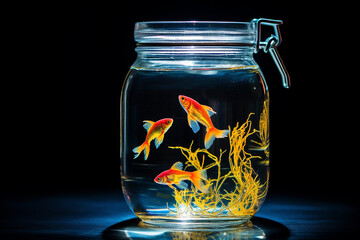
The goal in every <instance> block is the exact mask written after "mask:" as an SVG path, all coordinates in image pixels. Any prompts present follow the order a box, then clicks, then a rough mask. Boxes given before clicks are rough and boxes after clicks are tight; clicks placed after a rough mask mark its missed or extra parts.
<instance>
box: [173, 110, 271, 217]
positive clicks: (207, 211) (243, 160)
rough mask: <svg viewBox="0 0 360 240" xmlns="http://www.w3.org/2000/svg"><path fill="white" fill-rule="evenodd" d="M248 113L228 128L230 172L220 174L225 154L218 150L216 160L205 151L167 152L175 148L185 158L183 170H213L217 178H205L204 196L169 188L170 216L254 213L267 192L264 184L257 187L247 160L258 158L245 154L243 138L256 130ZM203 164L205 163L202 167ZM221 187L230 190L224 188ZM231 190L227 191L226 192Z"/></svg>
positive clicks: (186, 190)
mask: <svg viewBox="0 0 360 240" xmlns="http://www.w3.org/2000/svg"><path fill="white" fill-rule="evenodd" d="M252 114H253V113H250V114H249V116H248V118H247V120H246V121H245V122H244V123H243V124H242V125H241V126H239V123H237V125H236V127H234V128H233V129H231V128H230V127H229V143H230V149H229V152H228V161H229V166H230V170H229V171H228V172H226V173H223V172H222V170H221V162H222V158H223V154H224V153H225V152H226V151H222V150H221V149H220V153H219V157H217V156H215V155H213V154H211V153H210V152H209V151H208V150H207V149H200V148H199V149H196V150H195V151H193V150H192V144H193V143H191V144H190V147H189V148H185V147H180V146H173V147H169V148H171V149H178V150H180V151H181V153H182V155H183V156H184V157H185V158H186V162H185V169H186V168H191V167H193V168H195V169H196V170H201V169H206V170H208V169H210V168H214V167H216V168H217V177H216V178H213V179H210V178H209V179H208V180H207V181H206V182H205V184H206V187H207V188H208V190H209V191H208V193H203V192H200V191H198V190H197V189H196V188H195V187H194V186H192V187H191V188H190V189H185V190H178V189H177V188H175V187H173V186H171V185H169V187H171V188H172V190H173V197H174V200H175V204H173V206H172V207H169V206H168V209H169V210H170V214H175V215H178V216H181V217H191V216H213V217H216V216H220V215H223V214H226V215H228V216H240V217H241V216H243V217H248V216H251V215H253V214H255V212H256V211H257V209H258V207H259V205H260V203H261V199H263V198H264V197H265V195H266V193H267V186H268V184H267V183H268V181H267V179H266V181H265V182H264V183H263V184H261V182H260V179H259V176H258V174H257V173H256V172H255V171H254V169H253V168H252V165H251V161H252V159H254V158H260V157H259V156H252V155H251V154H250V153H248V152H246V151H245V146H246V143H247V139H248V137H249V136H251V135H252V134H254V133H256V132H257V130H255V129H253V130H251V126H252V122H251V121H250V117H251V115H252ZM206 163H207V164H206ZM225 185H227V186H231V187H224V186H225ZM230 190H231V191H230Z"/></svg>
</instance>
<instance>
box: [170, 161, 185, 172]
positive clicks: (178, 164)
mask: <svg viewBox="0 0 360 240" xmlns="http://www.w3.org/2000/svg"><path fill="white" fill-rule="evenodd" d="M171 169H173V170H182V169H183V164H182V162H176V163H174V165H172V167H171Z"/></svg>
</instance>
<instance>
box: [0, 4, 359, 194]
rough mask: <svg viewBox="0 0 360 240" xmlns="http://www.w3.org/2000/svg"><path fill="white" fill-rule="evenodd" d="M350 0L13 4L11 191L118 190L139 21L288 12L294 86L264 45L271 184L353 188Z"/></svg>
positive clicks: (304, 190)
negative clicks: (124, 108) (126, 84)
mask: <svg viewBox="0 0 360 240" xmlns="http://www.w3.org/2000/svg"><path fill="white" fill-rule="evenodd" d="M351 8H352V7H351V6H350V5H347V4H345V3H343V4H342V5H339V4H338V3H334V2H329V1H328V2H326V4H320V5H319V4H315V3H312V2H310V1H299V2H294V1H256V2H254V1H227V0H223V1H216V2H210V1H166V2H158V1H131V2H124V1H114V2H106V3H105V2H100V1H99V2H93V1H77V2H64V1H59V2H51V3H49V2H37V3H26V4H20V3H18V4H17V5H14V6H11V7H9V9H8V10H9V12H8V17H7V19H6V21H5V28H6V34H5V38H6V39H7V40H8V42H7V44H5V45H4V46H3V47H4V49H5V51H6V55H5V56H6V57H5V58H6V62H7V63H6V64H5V65H4V66H5V72H6V73H7V74H6V77H4V78H3V86H4V87H3V89H2V92H3V96H5V97H4V100H3V109H4V111H3V114H4V115H3V119H5V120H6V121H5V122H6V123H5V124H4V125H3V132H4V134H3V137H4V139H5V143H4V145H3V150H4V154H3V157H2V167H1V168H0V169H1V171H2V174H1V178H2V179H1V180H2V185H3V189H4V191H6V192H34V193H48V192H50V193H51V192H61V191H81V190H92V189H119V191H120V189H121V188H120V187H121V183H120V176H119V167H120V160H119V96H120V91H121V87H122V83H123V79H124V78H125V76H126V73H127V71H128V69H129V67H130V66H131V64H132V62H133V61H134V60H135V58H136V54H135V51H134V48H135V43H134V40H133V28H134V24H135V22H137V21H147V20H222V21H250V20H251V19H253V18H259V17H264V18H273V19H281V20H283V21H284V24H283V25H282V26H281V33H282V36H283V43H282V45H281V46H280V47H279V51H280V54H281V56H282V58H283V60H284V62H285V64H286V66H287V68H288V70H289V72H290V75H291V80H292V87H291V88H290V89H289V90H286V89H284V88H282V85H281V79H280V76H279V73H278V72H277V70H276V67H275V66H274V64H273V62H272V60H271V58H270V56H269V55H266V54H264V53H259V54H258V55H257V56H256V59H257V61H258V63H259V65H260V66H261V68H262V69H263V72H264V74H265V77H266V79H267V82H268V85H269V89H270V94H271V95H270V96H271V105H270V118H271V180H270V194H271V193H281V194H297V195H300V194H306V195H308V196H314V195H315V196H319V197H330V198H333V197H334V198H340V197H342V196H343V195H344V194H345V193H347V195H346V196H350V197H352V195H349V193H353V192H354V191H355V189H356V188H355V180H356V175H357V168H358V167H357V165H356V163H357V162H358V161H356V159H357V155H358V154H357V153H356V145H357V139H356V137H357V134H356V123H357V120H356V119H357V116H356V113H357V111H356V107H355V105H354V107H353V108H352V107H350V106H351V105H352V103H354V104H356V101H357V100H355V99H356V98H351V97H352V96H354V97H355V96H356V93H355V92H354V91H353V90H355V89H356V85H355V84H356V81H354V80H355V78H354V77H355V76H356V74H354V72H355V71H354V70H352V67H351V62H352V61H350V60H349V57H351V56H353V57H354V56H356V55H354V54H352V52H351V51H348V50H349V49H350V47H349V46H350V45H351V41H352V40H351V39H353V38H349V31H350V30H351V29H352V27H351V21H350V20H349V19H348V18H347V17H345V16H343V15H341V14H339V13H342V12H344V11H345V12H344V13H345V14H346V13H347V11H349V10H350V9H351ZM5 10H6V9H5ZM334 13H338V14H334ZM346 39H348V40H346ZM349 42H350V43H349ZM349 53H350V54H349ZM347 54H349V55H347ZM355 70H356V69H355ZM349 97H350V98H349ZM347 191H348V192H347Z"/></svg>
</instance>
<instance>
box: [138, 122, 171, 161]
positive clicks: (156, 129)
mask: <svg viewBox="0 0 360 240" xmlns="http://www.w3.org/2000/svg"><path fill="white" fill-rule="evenodd" d="M172 124H173V119H172V118H164V119H161V120H159V121H157V122H153V121H149V120H145V121H144V125H143V126H144V128H145V129H146V131H147V135H146V138H145V141H144V143H143V144H141V145H140V146H138V147H136V148H134V149H133V152H134V153H136V155H135V156H134V159H135V158H137V157H138V156H139V155H140V153H141V152H142V151H143V150H145V151H144V159H145V160H146V159H147V158H148V157H149V153H150V142H151V141H152V140H154V139H155V146H156V148H158V147H159V146H160V144H161V143H162V142H163V141H164V135H165V133H166V132H167V131H168V130H169V128H170V127H171V125H172Z"/></svg>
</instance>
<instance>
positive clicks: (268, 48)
mask: <svg viewBox="0 0 360 240" xmlns="http://www.w3.org/2000/svg"><path fill="white" fill-rule="evenodd" d="M251 22H253V23H255V29H256V30H257V31H256V33H257V35H256V40H255V50H254V52H255V53H258V52H259V50H260V49H262V50H263V51H264V52H265V53H267V52H270V55H271V57H272V58H273V60H274V62H275V64H276V67H277V68H278V70H279V72H280V74H281V78H282V83H283V86H284V88H289V87H290V76H289V72H288V71H287V70H286V67H285V65H284V62H283V61H282V59H281V57H280V54H279V51H278V50H277V47H278V46H279V45H280V44H281V41H282V39H281V34H280V25H281V24H282V23H283V22H282V21H281V20H273V19H267V18H259V19H256V18H255V19H253V20H251ZM261 25H266V26H272V27H274V32H275V35H273V34H272V35H271V36H270V37H268V38H267V39H266V40H265V41H261Z"/></svg>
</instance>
